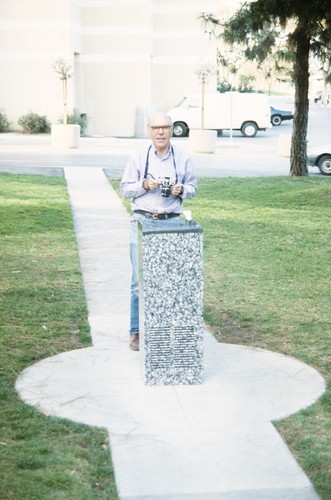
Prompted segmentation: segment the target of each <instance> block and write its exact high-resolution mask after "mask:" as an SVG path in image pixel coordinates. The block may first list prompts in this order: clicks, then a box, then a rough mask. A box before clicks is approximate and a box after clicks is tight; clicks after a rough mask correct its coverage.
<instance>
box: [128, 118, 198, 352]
mask: <svg viewBox="0 0 331 500" xmlns="http://www.w3.org/2000/svg"><path fill="white" fill-rule="evenodd" d="M148 129H149V135H150V137H151V140H152V144H151V145H150V146H148V147H144V148H142V149H141V150H139V151H137V152H136V154H134V155H133V156H132V157H131V158H130V159H129V161H128V163H127V166H126V168H125V171H124V174H123V177H122V182H121V191H122V195H123V196H124V197H125V198H132V203H131V206H132V210H133V218H132V221H131V234H130V258H131V264H132V280H131V318H130V349H132V350H134V351H139V284H138V279H139V276H138V221H139V220H140V221H142V222H143V221H144V220H146V219H148V218H152V219H158V220H160V221H165V220H166V221H167V223H171V222H176V219H177V218H178V217H179V215H180V214H181V213H182V212H183V199H184V198H193V197H194V196H195V194H196V191H197V178H196V175H195V174H194V171H193V166H192V162H191V159H190V157H189V155H188V154H187V153H185V152H184V151H182V150H180V149H179V148H177V147H174V146H173V145H172V144H171V143H170V138H171V136H172V122H171V119H170V117H169V116H168V115H166V114H164V113H155V114H154V115H153V116H152V117H151V118H150V120H149V123H148ZM177 221H178V219H177Z"/></svg>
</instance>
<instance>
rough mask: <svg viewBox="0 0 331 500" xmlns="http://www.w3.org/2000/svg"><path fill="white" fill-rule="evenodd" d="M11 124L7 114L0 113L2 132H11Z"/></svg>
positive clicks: (0, 128)
mask: <svg viewBox="0 0 331 500" xmlns="http://www.w3.org/2000/svg"><path fill="white" fill-rule="evenodd" d="M9 126H10V122H9V120H8V118H7V115H6V113H4V112H3V111H1V112H0V132H9Z"/></svg>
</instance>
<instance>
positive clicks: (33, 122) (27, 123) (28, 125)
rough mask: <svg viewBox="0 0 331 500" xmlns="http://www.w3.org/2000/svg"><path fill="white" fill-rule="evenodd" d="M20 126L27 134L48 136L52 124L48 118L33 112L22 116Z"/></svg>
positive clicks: (19, 120)
mask: <svg viewBox="0 0 331 500" xmlns="http://www.w3.org/2000/svg"><path fill="white" fill-rule="evenodd" d="M18 124H19V125H20V127H22V129H23V132H24V133H25V134H47V133H48V132H50V129H51V124H50V123H49V121H48V120H47V118H46V116H42V115H38V114H37V113H32V112H30V113H27V114H26V115H23V116H21V117H20V118H19V119H18Z"/></svg>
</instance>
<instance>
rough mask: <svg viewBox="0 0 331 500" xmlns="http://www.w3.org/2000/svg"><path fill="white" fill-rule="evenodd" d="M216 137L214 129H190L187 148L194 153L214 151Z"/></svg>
mask: <svg viewBox="0 0 331 500" xmlns="http://www.w3.org/2000/svg"><path fill="white" fill-rule="evenodd" d="M216 139H217V131H216V130H204V129H193V130H192V129H191V130H190V135H189V149H190V151H193V152H196V153H215V151H216Z"/></svg>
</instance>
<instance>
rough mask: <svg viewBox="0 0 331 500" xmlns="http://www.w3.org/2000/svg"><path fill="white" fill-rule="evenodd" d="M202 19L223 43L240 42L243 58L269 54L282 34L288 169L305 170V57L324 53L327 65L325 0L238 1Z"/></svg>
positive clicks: (329, 35)
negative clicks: (288, 67) (288, 105)
mask: <svg viewBox="0 0 331 500" xmlns="http://www.w3.org/2000/svg"><path fill="white" fill-rule="evenodd" d="M201 18H202V19H203V20H204V22H205V24H207V25H209V26H211V27H212V29H213V31H214V33H215V34H216V36H219V37H222V38H223V39H224V41H225V42H226V43H228V44H230V45H232V44H236V43H240V44H243V45H244V46H245V55H246V57H247V58H248V59H251V60H253V59H255V60H257V61H258V62H259V63H261V62H263V61H264V60H266V59H267V58H268V57H271V56H272V54H273V53H272V51H273V48H274V46H275V44H276V42H277V39H278V38H279V35H280V32H281V31H282V32H283V33H285V34H286V45H287V51H288V53H287V54H286V57H287V58H288V59H289V60H291V61H292V66H293V71H292V74H293V81H294V85H295V100H294V119H293V135H292V143H291V167H290V173H291V175H307V174H308V169H307V126H308V111H309V99H308V90H309V57H310V54H311V53H313V54H314V55H315V56H318V57H320V58H323V63H324V68H325V67H327V68H330V60H331V5H330V0H310V1H309V2H303V1H302V0H252V1H245V2H243V3H242V5H241V6H240V8H239V9H238V10H237V11H236V12H235V14H234V15H233V16H232V17H231V18H230V19H229V20H227V21H222V20H220V19H218V18H217V16H215V15H214V14H206V13H203V14H202V15H201ZM284 57H285V54H284ZM326 78H330V75H326Z"/></svg>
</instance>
